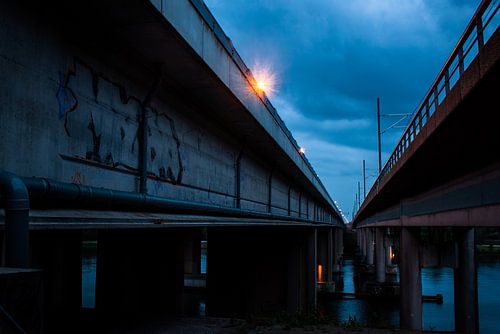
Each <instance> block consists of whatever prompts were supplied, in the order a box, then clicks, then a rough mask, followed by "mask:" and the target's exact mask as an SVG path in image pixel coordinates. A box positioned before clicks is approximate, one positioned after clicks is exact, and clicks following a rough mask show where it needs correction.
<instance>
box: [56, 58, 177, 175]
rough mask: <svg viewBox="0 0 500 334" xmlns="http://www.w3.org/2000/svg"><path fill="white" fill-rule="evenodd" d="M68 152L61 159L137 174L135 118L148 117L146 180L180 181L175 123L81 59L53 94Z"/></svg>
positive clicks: (62, 77) (136, 129)
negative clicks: (142, 115)
mask: <svg viewBox="0 0 500 334" xmlns="http://www.w3.org/2000/svg"><path fill="white" fill-rule="evenodd" d="M56 98H57V101H58V105H59V110H58V112H59V119H60V120H61V121H63V127H64V132H65V133H66V136H67V140H68V145H67V147H68V149H67V151H65V152H60V156H61V157H62V158H63V159H65V160H71V161H74V162H79V163H87V164H90V165H94V166H98V167H102V168H107V169H113V170H116V171H119V172H125V173H129V174H134V175H135V174H137V173H138V165H139V154H140V152H139V150H138V144H139V141H138V138H139V136H138V135H139V128H140V117H139V116H140V113H141V112H142V111H143V109H144V108H146V109H147V110H146V111H147V115H148V128H147V133H148V161H149V163H148V176H149V177H152V178H154V179H157V180H161V181H167V182H170V183H174V184H180V183H181V182H182V175H183V170H184V168H183V165H182V159H181V142H180V140H179V137H178V135H177V132H176V128H175V121H174V119H173V118H171V117H170V116H169V115H167V114H166V113H165V111H164V110H156V109H153V108H151V107H150V106H149V105H148V104H149V103H148V102H146V101H145V99H149V98H150V97H149V96H148V97H146V98H145V99H141V98H139V97H138V96H137V94H132V93H131V92H129V91H128V90H127V89H126V88H125V85H123V84H121V83H118V82H116V81H113V80H111V79H109V78H108V77H107V76H106V75H104V74H103V73H99V72H98V71H96V70H95V69H93V68H92V67H91V66H90V65H88V64H87V63H85V62H84V61H82V60H80V59H75V60H74V62H73V63H72V64H71V66H68V69H67V70H66V71H65V74H64V75H61V77H60V83H59V87H58V90H57V93H56Z"/></svg>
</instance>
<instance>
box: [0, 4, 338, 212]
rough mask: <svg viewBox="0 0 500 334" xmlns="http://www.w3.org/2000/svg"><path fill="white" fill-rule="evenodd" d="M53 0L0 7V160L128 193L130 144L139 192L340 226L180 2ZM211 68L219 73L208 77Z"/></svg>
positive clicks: (266, 115)
mask: <svg viewBox="0 0 500 334" xmlns="http://www.w3.org/2000/svg"><path fill="white" fill-rule="evenodd" d="M56 3H57V6H55V7H54V10H53V11H52V10H48V9H47V8H45V7H43V8H39V7H37V5H34V6H33V7H32V9H33V10H27V9H26V8H22V7H20V5H18V6H14V5H11V4H9V3H2V4H1V5H0V6H1V8H0V9H1V13H2V17H1V26H2V29H1V30H0V38H2V40H3V41H4V42H3V43H2V45H1V46H0V70H1V71H2V73H3V74H2V81H1V82H0V101H2V113H1V114H0V133H2V134H4V139H3V140H2V143H1V144H0V148H1V150H2V152H3V154H2V156H1V157H0V168H1V169H4V170H9V171H14V172H16V173H17V174H19V175H22V176H37V177H48V178H51V179H55V180H59V181H66V182H75V183H82V184H87V185H92V186H99V187H104V188H110V189H118V190H125V191H137V190H138V189H139V176H140V163H139V161H142V160H141V157H142V155H141V152H142V151H144V152H145V154H146V161H147V174H146V175H147V181H146V187H147V191H148V193H149V194H152V195H157V196H164V197H168V198H175V199H180V200H187V201H195V202H201V203H209V204H215V205H220V206H224V207H234V206H236V203H237V201H238V200H239V201H240V202H241V208H242V209H248V210H255V211H262V212H268V211H270V212H271V213H275V214H284V215H288V214H289V215H291V216H298V215H300V216H302V217H306V218H309V219H311V220H323V221H338V222H340V218H339V215H338V213H337V212H336V208H335V206H334V205H333V202H332V201H331V199H330V197H329V196H328V194H327V193H326V191H325V190H324V188H323V187H322V185H321V183H320V181H319V179H318V178H317V176H316V175H315V174H314V172H313V170H312V169H311V168H310V166H309V165H308V163H307V161H306V160H305V159H304V158H303V157H302V156H301V155H300V154H299V153H298V152H297V150H296V145H295V144H294V143H293V138H291V137H290V136H289V134H288V133H287V130H286V128H284V127H283V125H282V124H281V123H279V122H277V121H276V119H275V115H274V114H273V113H271V112H270V111H269V110H267V109H266V108H267V107H266V104H265V103H264V102H263V101H264V100H263V98H262V97H261V96H258V95H256V94H255V93H252V94H248V92H246V89H247V88H248V87H249V86H248V81H247V79H246V77H245V76H244V74H243V73H242V72H241V71H240V70H239V69H238V68H235V66H236V65H235V63H234V61H233V60H231V57H230V55H229V54H228V53H227V52H226V51H224V52H221V51H220V50H221V47H220V45H219V44H220V41H218V40H217V39H215V37H214V34H213V32H212V31H211V29H209V28H208V26H207V25H206V23H205V22H204V21H203V20H202V19H201V17H200V15H199V13H198V12H197V11H196V10H195V9H194V7H193V6H192V5H191V4H190V3H189V1H187V0H186V1H184V0H182V1H175V2H168V4H164V5H161V6H160V10H161V11H162V13H163V14H164V15H165V17H164V16H162V15H160V13H159V12H158V11H157V10H156V9H155V8H154V7H153V6H152V5H150V4H149V3H148V2H142V1H130V2H127V4H126V5H124V4H122V3H119V2H115V1H106V2H99V3H97V2H93V1H90V2H88V3H86V7H82V8H80V7H79V10H78V15H76V14H75V12H74V11H73V10H72V9H73V8H72V7H71V5H70V4H68V3H62V2H61V3H59V2H57V1H56ZM89 17H92V19H91V20H87V18H89ZM179 33H180V35H179ZM197 40H199V41H203V43H201V44H202V45H203V48H204V50H205V51H203V50H202V49H200V48H198V46H197V45H198V44H197V43H198V42H196V41H197ZM186 41H187V42H186ZM218 43H219V44H218ZM201 44H200V45H201ZM216 50H219V51H216ZM193 51H194V52H195V54H193ZM200 55H202V57H201V58H200ZM167 59H168V61H167ZM220 64H223V65H222V66H219V65H220ZM222 69H226V71H229V72H228V73H229V74H228V76H227V78H228V79H227V80H229V79H230V78H232V79H231V80H232V81H231V80H230V81H227V80H226V81H224V80H222V82H221V81H220V77H222V78H224V77H225V76H224V74H222V72H220V71H222ZM214 71H215V72H214ZM219 72H220V73H219ZM214 73H215V74H216V76H215V77H214ZM235 78H236V79H235ZM243 92H245V94H244V95H242V94H243ZM266 101H267V100H266ZM144 113H145V114H146V115H147V117H146V118H147V130H146V131H147V136H146V137H147V147H146V149H145V150H142V149H141V146H140V145H141V136H140V134H141V117H142V116H141V115H143V114H144ZM285 130H286V131H285ZM242 147H244V149H242ZM240 153H242V154H241V159H240V162H241V166H240V173H239V177H237V173H236V161H237V160H238V156H239V155H240ZM271 172H272V173H271ZM237 188H238V189H239V190H240V191H239V193H237V191H236V189H237ZM237 197H239V198H237Z"/></svg>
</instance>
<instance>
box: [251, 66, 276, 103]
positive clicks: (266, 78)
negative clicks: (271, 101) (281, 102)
mask: <svg viewBox="0 0 500 334" xmlns="http://www.w3.org/2000/svg"><path fill="white" fill-rule="evenodd" d="M252 74H253V78H254V82H253V84H252V86H253V88H254V90H255V91H256V92H257V93H258V94H262V93H264V92H265V93H266V95H268V96H270V95H272V94H273V93H274V92H275V90H276V75H275V74H274V73H273V72H272V71H271V69H270V68H269V66H262V65H259V64H257V65H255V67H254V69H253V70H252Z"/></svg>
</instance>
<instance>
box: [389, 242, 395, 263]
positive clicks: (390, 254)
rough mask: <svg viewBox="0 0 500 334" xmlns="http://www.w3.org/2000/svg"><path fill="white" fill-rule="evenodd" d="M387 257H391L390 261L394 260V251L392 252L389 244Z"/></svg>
mask: <svg viewBox="0 0 500 334" xmlns="http://www.w3.org/2000/svg"><path fill="white" fill-rule="evenodd" d="M389 257H390V259H391V263H392V261H393V260H394V253H393V252H392V246H389Z"/></svg>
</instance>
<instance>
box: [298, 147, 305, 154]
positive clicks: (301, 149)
mask: <svg viewBox="0 0 500 334" xmlns="http://www.w3.org/2000/svg"><path fill="white" fill-rule="evenodd" d="M299 153H300V154H302V155H303V154H305V153H306V149H305V148H303V147H301V148H299Z"/></svg>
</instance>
